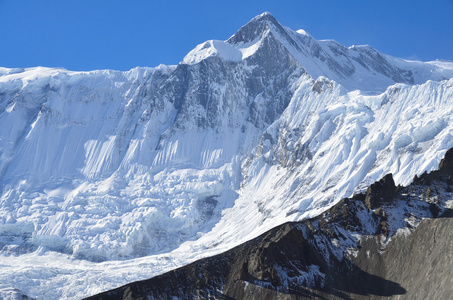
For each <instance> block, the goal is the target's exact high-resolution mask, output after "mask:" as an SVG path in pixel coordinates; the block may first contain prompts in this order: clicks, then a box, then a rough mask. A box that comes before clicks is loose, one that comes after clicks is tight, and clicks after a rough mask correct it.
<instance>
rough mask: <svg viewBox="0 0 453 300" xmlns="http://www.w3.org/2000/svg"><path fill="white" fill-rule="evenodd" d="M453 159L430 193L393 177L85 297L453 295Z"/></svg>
mask: <svg viewBox="0 0 453 300" xmlns="http://www.w3.org/2000/svg"><path fill="white" fill-rule="evenodd" d="M452 153H453V152H452V151H451V150H450V151H449V152H447V154H446V156H445V158H444V160H443V163H441V170H440V171H434V172H432V173H429V174H425V175H423V176H422V177H423V180H422V181H423V182H429V183H430V186H428V187H427V186H426V185H423V182H421V181H420V182H419V183H417V184H415V183H413V184H411V185H410V186H408V187H398V188H397V187H395V184H394V181H393V178H392V175H391V174H388V175H386V176H385V177H384V178H383V179H381V180H380V181H378V182H376V183H374V184H373V185H371V186H370V187H369V188H368V190H367V192H366V193H365V194H359V195H355V196H354V197H353V198H345V199H343V200H341V201H340V202H339V203H337V204H336V205H335V206H333V207H332V208H330V209H329V210H327V211H326V212H324V213H323V214H321V215H319V216H318V217H316V218H313V219H309V220H304V221H302V222H296V223H287V224H284V225H281V226H278V227H276V228H274V229H272V230H270V231H268V232H266V233H265V234H263V235H261V236H259V237H258V238H256V239H254V240H251V241H249V242H247V243H245V244H242V245H240V246H238V247H236V248H233V249H231V250H229V251H227V252H225V253H223V254H220V255H216V256H213V257H210V258H206V259H202V260H199V261H197V262H194V263H192V264H190V265H187V266H185V267H182V268H179V269H176V270H173V271H171V272H168V273H165V274H162V275H160V276H157V277H154V278H151V279H148V280H145V281H140V282H134V283H131V284H128V285H126V286H123V287H120V288H117V289H115V290H112V291H108V292H105V293H101V294H99V295H95V296H92V297H90V298H87V299H172V298H173V297H176V299H307V298H314V299H387V298H388V297H396V298H398V299H449V297H450V296H451V295H452V294H453V290H452V287H453V285H452V284H451V283H452V281H451V280H452V276H453V273H452V270H453V265H452V261H453V252H452V251H451V241H452V240H453V231H452V230H451V228H453V218H452V217H453V213H452V211H453V210H452V209H449V208H446V206H445V202H446V201H448V200H450V199H451V196H452V195H451V192H448V185H447V183H446V182H445V180H444V179H445V176H446V175H445V173H444V172H445V170H447V169H446V168H448V166H449V162H451V160H450V158H451V154H452ZM390 199H391V200H392V201H389V200H390ZM376 207H379V208H377V209H376Z"/></svg>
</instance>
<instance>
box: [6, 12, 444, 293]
mask: <svg viewBox="0 0 453 300" xmlns="http://www.w3.org/2000/svg"><path fill="white" fill-rule="evenodd" d="M452 77H453V63H451V62H443V61H435V62H427V63H425V62H415V61H406V60H402V59H398V58H394V57H390V56H388V55H384V54H381V53H379V52H378V51H376V50H375V49H373V48H371V47H370V46H352V47H349V48H346V47H344V46H342V45H340V44H338V43H337V42H335V41H317V40H315V39H314V38H313V37H311V36H310V35H309V34H307V33H306V32H304V31H303V30H299V31H297V32H296V31H293V30H291V29H288V28H285V27H283V26H281V25H280V24H279V23H278V22H277V21H276V20H275V19H274V18H273V17H272V16H271V15H270V14H268V13H265V14H263V15H260V16H258V17H256V18H254V19H252V20H251V21H250V22H249V23H248V24H246V25H245V26H244V27H242V28H241V29H240V30H239V31H238V32H237V33H236V34H235V35H233V36H232V37H231V38H230V39H228V40H227V41H225V42H224V41H215V40H213V41H207V42H205V43H203V44H200V45H198V46H197V47H196V48H195V49H194V50H192V51H191V52H190V53H189V54H188V55H187V56H186V57H185V58H184V60H183V61H182V62H181V63H180V64H179V65H178V66H159V67H157V68H136V69H133V70H131V71H128V72H119V71H92V72H70V71H67V70H64V69H48V68H40V67H38V68H31V69H4V68H0V188H1V195H0V197H1V198H0V249H1V250H0V265H1V268H0V288H5V289H10V288H17V289H19V290H21V291H22V292H24V293H25V294H27V295H29V296H33V297H37V298H38V299H39V298H42V299H52V298H53V299H58V298H61V297H64V298H80V297H81V296H88V295H90V294H94V293H96V292H99V291H102V290H105V289H108V288H113V287H115V286H118V285H120V284H125V283H126V282H129V281H132V280H137V279H142V278H149V277H151V276H152V275H156V274H158V273H161V272H164V271H167V270H169V269H171V268H174V267H176V266H180V265H182V264H186V263H188V262H190V261H193V260H194V259H196V258H199V257H202V256H207V255H212V254H215V253H218V252H220V251H223V250H226V249H229V248H231V247H233V246H235V245H237V244H239V243H241V242H244V241H246V240H248V239H251V238H253V237H255V236H257V235H258V234H260V233H263V232H264V231H265V230H267V229H270V228H272V227H274V226H276V225H278V224H281V223H283V222H286V221H294V220H301V219H303V218H306V217H310V216H314V215H317V214H319V213H320V212H322V211H323V210H325V209H327V208H328V207H329V206H331V205H333V204H334V203H335V202H336V201H338V200H340V199H341V198H343V197H346V196H350V195H351V194H353V193H354V191H358V190H360V189H361V188H365V187H366V186H367V185H368V184H370V183H371V182H374V181H375V180H377V179H379V178H381V177H382V176H383V175H385V174H387V173H390V172H391V173H393V175H394V178H395V181H396V183H397V184H408V183H409V182H410V181H411V179H412V177H413V176H414V175H415V174H420V173H422V172H423V171H425V170H432V169H434V168H435V167H437V164H438V163H439V160H440V158H441V157H442V156H443V155H444V153H445V151H446V150H447V149H448V148H451V147H453V136H452V135H453V119H452V118H453V79H451V78H452Z"/></svg>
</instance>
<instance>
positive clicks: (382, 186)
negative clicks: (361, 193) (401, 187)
mask: <svg viewBox="0 0 453 300" xmlns="http://www.w3.org/2000/svg"><path fill="white" fill-rule="evenodd" d="M395 191H396V186H395V181H393V176H392V174H387V175H385V176H384V178H382V179H381V180H379V181H377V182H375V183H373V184H372V185H371V186H370V187H369V188H368V189H367V191H366V193H365V195H366V196H365V204H366V206H367V207H368V208H369V209H375V208H377V207H379V206H380V205H381V204H382V203H385V202H388V201H391V200H392V199H393V196H394V194H395Z"/></svg>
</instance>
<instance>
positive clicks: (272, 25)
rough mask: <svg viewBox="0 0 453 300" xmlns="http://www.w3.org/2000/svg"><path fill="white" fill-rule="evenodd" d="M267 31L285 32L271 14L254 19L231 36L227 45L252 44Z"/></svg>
mask: <svg viewBox="0 0 453 300" xmlns="http://www.w3.org/2000/svg"><path fill="white" fill-rule="evenodd" d="M267 30H271V31H272V30H276V31H284V29H283V27H282V25H281V24H280V23H279V22H278V21H277V20H276V19H275V18H274V16H273V15H272V14H270V13H269V12H265V13H263V14H261V15H259V16H256V17H254V18H253V19H252V20H250V22H248V23H247V24H245V25H244V26H242V27H241V28H240V29H239V30H238V32H236V33H235V34H234V35H233V36H231V37H230V38H229V39H228V40H227V43H229V44H239V43H244V44H246V43H250V42H253V41H254V40H256V39H257V38H259V37H260V36H261V35H262V34H263V33H264V32H265V31H267Z"/></svg>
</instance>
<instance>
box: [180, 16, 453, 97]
mask: <svg viewBox="0 0 453 300" xmlns="http://www.w3.org/2000/svg"><path fill="white" fill-rule="evenodd" d="M269 45H272V47H269ZM263 47H265V49H263V50H262V51H261V49H262V48H263ZM281 48H284V49H285V51H287V52H288V54H283V53H282V52H281ZM277 55H289V56H291V57H292V58H293V59H294V60H296V61H298V62H299V63H300V65H301V66H302V67H303V68H304V69H305V70H306V71H307V72H308V73H309V74H310V75H312V76H313V77H314V78H317V77H319V76H325V77H327V78H329V79H332V80H335V81H336V82H338V83H340V84H341V85H342V86H344V87H345V88H347V89H348V90H357V89H359V90H362V91H369V92H383V91H384V90H385V89H386V88H387V87H388V86H390V85H392V84H395V83H406V84H421V83H424V82H426V81H427V80H436V81H437V80H442V79H447V78H451V77H452V76H453V63H441V62H439V61H437V62H430V63H421V62H414V61H406V60H402V59H397V58H394V57H391V56H388V55H385V54H382V53H380V52H378V51H377V50H375V49H373V48H372V47H370V46H368V45H365V46H352V47H349V48H347V47H345V46H343V45H341V44H339V43H338V42H336V41H333V40H321V41H318V40H316V39H314V38H313V37H312V36H310V35H309V34H308V33H307V32H305V31H304V30H298V31H293V30H291V29H289V28H286V27H283V26H282V25H281V24H280V23H279V22H278V21H277V20H276V19H275V18H274V17H273V16H272V15H271V14H270V13H267V12H266V13H263V14H261V15H259V16H257V17H255V18H253V19H252V20H251V21H250V22H248V23H247V24H246V25H244V26H243V27H241V28H240V29H239V30H238V32H237V33H235V34H234V35H233V36H231V37H230V38H229V39H228V40H227V41H225V42H223V41H208V42H206V43H203V44H200V45H199V46H197V47H196V48H195V49H194V50H193V51H191V52H190V53H189V54H188V55H187V56H186V58H184V60H183V63H188V64H193V63H198V62H200V60H202V59H205V58H207V57H210V56H218V57H220V58H222V59H224V60H227V61H240V60H244V59H247V58H250V59H252V58H253V57H254V56H261V58H260V59H261V60H272V59H275V57H276V56H277Z"/></svg>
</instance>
